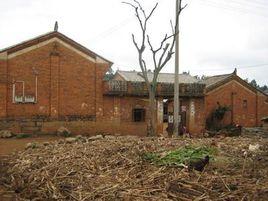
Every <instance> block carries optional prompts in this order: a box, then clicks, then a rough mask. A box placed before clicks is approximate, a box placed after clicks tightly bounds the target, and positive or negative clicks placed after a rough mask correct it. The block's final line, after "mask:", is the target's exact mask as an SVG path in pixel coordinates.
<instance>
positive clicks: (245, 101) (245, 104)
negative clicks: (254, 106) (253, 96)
mask: <svg viewBox="0 0 268 201" xmlns="http://www.w3.org/2000/svg"><path fill="white" fill-rule="evenodd" d="M243 108H244V109H247V108H248V101H247V100H243Z"/></svg>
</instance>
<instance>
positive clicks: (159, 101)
mask: <svg viewBox="0 0 268 201" xmlns="http://www.w3.org/2000/svg"><path fill="white" fill-rule="evenodd" d="M163 118H164V105H163V98H159V99H157V134H158V135H163V129H164V123H163Z"/></svg>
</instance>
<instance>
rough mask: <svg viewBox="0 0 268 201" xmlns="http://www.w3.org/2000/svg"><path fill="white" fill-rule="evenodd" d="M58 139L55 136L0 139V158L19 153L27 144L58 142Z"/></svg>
mask: <svg viewBox="0 0 268 201" xmlns="http://www.w3.org/2000/svg"><path fill="white" fill-rule="evenodd" d="M59 139H60V137H56V136H39V137H30V138H23V139H17V138H10V139H2V138H0V156H3V155H9V154H12V153H14V152H17V151H21V150H23V149H24V148H25V146H26V144H27V143H30V142H36V143H42V142H51V141H55V140H59Z"/></svg>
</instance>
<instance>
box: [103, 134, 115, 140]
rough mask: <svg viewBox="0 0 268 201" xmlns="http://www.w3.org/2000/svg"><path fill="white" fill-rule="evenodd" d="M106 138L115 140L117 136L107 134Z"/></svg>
mask: <svg viewBox="0 0 268 201" xmlns="http://www.w3.org/2000/svg"><path fill="white" fill-rule="evenodd" d="M105 138H106V139H108V140H113V139H115V138H116V136H113V135H105Z"/></svg>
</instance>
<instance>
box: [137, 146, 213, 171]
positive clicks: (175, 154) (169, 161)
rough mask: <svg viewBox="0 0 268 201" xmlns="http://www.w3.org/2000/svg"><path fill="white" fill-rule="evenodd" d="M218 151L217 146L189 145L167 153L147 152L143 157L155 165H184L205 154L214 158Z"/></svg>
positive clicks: (201, 157)
mask: <svg viewBox="0 0 268 201" xmlns="http://www.w3.org/2000/svg"><path fill="white" fill-rule="evenodd" d="M216 153H217V149H216V148H212V147H207V146H202V147H192V146H187V147H183V148H180V149H177V150H174V151H170V152H167V153H163V154H159V153H145V154H143V156H142V158H143V159H144V160H146V161H149V162H151V163H153V164H155V165H160V166H178V167H183V166H185V165H187V164H189V162H192V161H195V160H198V159H203V158H204V157H205V156H207V155H208V156H209V157H210V158H212V159H213V158H214V155H215V154H216Z"/></svg>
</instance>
